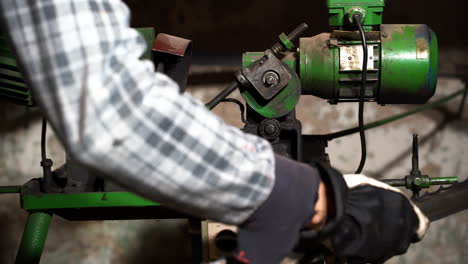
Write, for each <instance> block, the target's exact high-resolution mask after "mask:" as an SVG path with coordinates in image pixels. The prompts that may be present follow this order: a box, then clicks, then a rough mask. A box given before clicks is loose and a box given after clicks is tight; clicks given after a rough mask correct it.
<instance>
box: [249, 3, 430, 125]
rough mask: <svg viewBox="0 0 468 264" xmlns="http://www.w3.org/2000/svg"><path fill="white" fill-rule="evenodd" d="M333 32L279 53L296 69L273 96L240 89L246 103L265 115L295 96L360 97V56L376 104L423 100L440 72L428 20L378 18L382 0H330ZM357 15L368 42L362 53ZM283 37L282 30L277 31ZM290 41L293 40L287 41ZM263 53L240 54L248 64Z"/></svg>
mask: <svg viewBox="0 0 468 264" xmlns="http://www.w3.org/2000/svg"><path fill="white" fill-rule="evenodd" d="M327 3H328V13H329V20H328V22H329V25H330V26H331V27H332V28H333V29H334V30H333V31H332V32H331V33H322V34H319V35H316V36H314V37H309V38H301V39H300V43H299V47H298V48H297V49H293V48H289V50H290V51H291V52H286V53H283V56H279V57H280V58H281V59H282V62H283V63H284V64H285V65H288V66H289V67H290V70H292V71H294V74H290V75H291V76H292V77H291V78H292V79H291V82H290V83H289V84H288V85H286V86H285V87H283V90H279V92H278V93H277V96H275V97H272V98H262V97H261V96H260V95H259V94H258V93H254V92H250V91H249V90H248V89H247V90H244V91H241V92H242V95H243V97H244V99H245V100H246V102H247V103H248V104H249V106H250V107H251V108H252V109H254V110H255V111H256V112H257V113H259V114H260V115H262V116H264V117H267V118H276V117H281V116H284V115H285V114H287V113H289V112H290V111H292V110H293V109H294V107H295V105H296V104H297V102H298V101H299V96H300V95H301V94H302V95H314V96H317V97H320V98H323V99H327V100H328V101H329V102H330V103H332V104H336V103H339V102H358V101H359V99H360V90H361V86H362V76H363V62H364V60H367V69H366V72H367V79H366V89H365V94H364V100H365V101H367V102H377V103H378V104H381V105H385V104H423V103H426V102H427V101H428V100H429V99H430V98H431V97H432V96H433V95H434V92H435V89H436V85H437V76H438V44H437V37H436V35H435V33H434V32H433V31H432V30H431V29H430V28H429V27H428V26H427V25H388V24H382V17H383V9H384V5H385V2H384V0H359V1H356V0H328V1H327ZM357 15H358V17H359V18H360V20H361V21H360V22H361V25H362V28H363V31H364V35H365V40H366V44H367V48H368V52H367V53H368V57H367V58H364V51H363V47H362V46H363V45H362V41H361V34H360V32H359V30H358V25H357V24H355V23H356V22H355V21H353V17H356V16H357ZM280 39H281V35H280ZM291 45H292V44H291ZM263 56H264V53H259V52H248V53H245V54H244V56H243V67H244V69H246V68H247V67H249V66H250V65H252V63H254V61H256V60H258V59H260V58H262V57H263Z"/></svg>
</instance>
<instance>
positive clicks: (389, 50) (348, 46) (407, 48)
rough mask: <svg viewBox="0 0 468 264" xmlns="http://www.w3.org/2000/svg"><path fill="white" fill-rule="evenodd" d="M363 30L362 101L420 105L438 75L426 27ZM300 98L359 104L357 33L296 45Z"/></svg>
mask: <svg viewBox="0 0 468 264" xmlns="http://www.w3.org/2000/svg"><path fill="white" fill-rule="evenodd" d="M379 28H380V30H379V31H367V32H366V39H367V41H366V42H367V45H368V50H369V51H368V54H369V57H368V58H366V59H367V60H368V67H367V86H366V93H365V98H366V101H376V102H377V103H379V104H422V103H425V102H427V101H428V100H429V99H430V98H431V97H432V95H434V92H435V89H436V84H437V75H438V48H437V37H436V35H435V33H434V32H433V31H432V30H431V29H430V28H429V27H428V26H426V25H380V26H379ZM299 54H300V69H299V76H300V79H301V83H302V93H303V94H310V95H314V96H318V97H320V98H323V99H328V100H329V102H330V103H338V102H349V101H358V99H359V89H360V86H361V81H362V80H361V74H362V62H363V59H364V58H363V49H362V45H361V41H360V40H359V34H358V32H356V31H344V30H335V31H333V33H331V34H327V33H323V34H320V35H317V36H314V37H311V38H302V39H301V41H300V48H299Z"/></svg>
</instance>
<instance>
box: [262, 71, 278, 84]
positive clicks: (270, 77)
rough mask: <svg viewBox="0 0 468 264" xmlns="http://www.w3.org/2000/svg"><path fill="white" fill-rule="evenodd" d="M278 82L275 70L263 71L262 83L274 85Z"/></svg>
mask: <svg viewBox="0 0 468 264" xmlns="http://www.w3.org/2000/svg"><path fill="white" fill-rule="evenodd" d="M279 82H280V77H279V75H278V74H277V73H276V72H274V71H267V72H265V74H264V75H263V83H264V84H265V85H266V86H267V87H272V86H275V85H277V84H278V83H279Z"/></svg>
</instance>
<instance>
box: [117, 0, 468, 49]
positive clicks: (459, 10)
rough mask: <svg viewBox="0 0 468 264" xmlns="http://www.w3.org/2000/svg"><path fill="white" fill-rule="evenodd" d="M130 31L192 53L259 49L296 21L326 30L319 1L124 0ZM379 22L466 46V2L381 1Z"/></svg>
mask: <svg viewBox="0 0 468 264" xmlns="http://www.w3.org/2000/svg"><path fill="white" fill-rule="evenodd" d="M125 2H126V3H127V4H128V5H129V6H130V8H131V11H132V24H133V26H138V27H142V26H154V27H156V28H157V29H158V31H160V32H164V33H168V34H173V35H178V36H181V37H185V38H189V39H192V40H193V41H194V43H195V46H194V48H195V52H196V53H203V54H207V53H208V54H209V53H217V54H219V53H222V54H224V53H231V52H234V53H238V52H242V51H248V50H262V49H264V48H265V47H267V46H269V45H271V43H272V41H274V40H275V38H276V36H277V35H278V34H279V33H281V32H283V31H290V30H291V29H293V28H294V27H295V26H296V25H298V24H300V23H301V22H306V23H307V24H309V26H310V28H311V29H310V31H309V33H308V34H310V35H315V34H318V33H321V32H325V31H329V27H328V23H327V9H326V1H325V0H296V1H285V0H237V1H227V0H171V1H154V0H125ZM386 2H387V3H386V8H385V13H384V23H387V24H428V25H429V26H430V27H431V28H432V29H433V30H434V31H435V32H436V33H437V35H438V37H439V41H440V46H441V47H442V48H463V47H465V46H466V45H467V44H468V37H466V33H467V32H468V30H467V27H466V18H467V17H468V16H467V14H466V12H467V10H468V9H467V7H468V4H467V2H466V1H462V0H458V1H457V0H447V1H438V0H387V1H386Z"/></svg>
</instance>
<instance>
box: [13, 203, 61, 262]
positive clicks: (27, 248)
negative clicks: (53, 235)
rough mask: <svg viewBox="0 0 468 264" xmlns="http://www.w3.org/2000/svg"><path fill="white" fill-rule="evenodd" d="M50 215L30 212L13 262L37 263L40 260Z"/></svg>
mask: <svg viewBox="0 0 468 264" xmlns="http://www.w3.org/2000/svg"><path fill="white" fill-rule="evenodd" d="M51 219H52V215H51V214H49V213H46V212H32V213H30V214H29V217H28V221H27V223H26V226H25V228H24V232H23V237H22V239H21V244H20V246H19V249H18V253H17V255H16V262H15V264H37V263H39V262H40V260H41V255H42V251H43V250H44V245H45V241H46V238H47V232H48V231H49V225H50V221H51Z"/></svg>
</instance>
